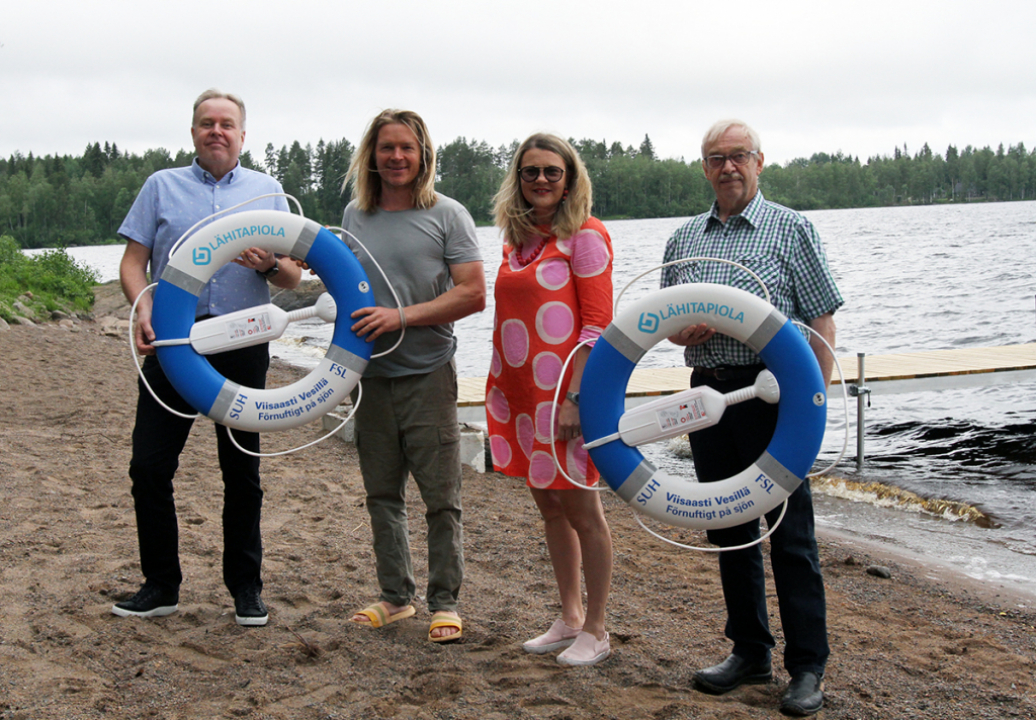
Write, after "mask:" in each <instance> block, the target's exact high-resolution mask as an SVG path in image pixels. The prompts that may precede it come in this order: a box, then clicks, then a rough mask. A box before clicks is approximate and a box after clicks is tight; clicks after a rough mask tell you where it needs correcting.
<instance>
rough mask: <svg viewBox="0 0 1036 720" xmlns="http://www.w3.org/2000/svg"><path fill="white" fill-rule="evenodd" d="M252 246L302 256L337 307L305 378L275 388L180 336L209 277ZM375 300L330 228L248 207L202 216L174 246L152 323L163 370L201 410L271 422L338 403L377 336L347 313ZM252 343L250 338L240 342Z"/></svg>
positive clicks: (318, 412) (295, 421)
mask: <svg viewBox="0 0 1036 720" xmlns="http://www.w3.org/2000/svg"><path fill="white" fill-rule="evenodd" d="M250 247H261V248H263V249H264V250H268V251H271V252H276V253H279V254H282V255H288V256H290V257H292V258H294V259H298V260H303V261H305V262H306V263H307V264H308V265H309V266H310V267H311V268H312V269H313V270H315V271H316V273H317V275H319V276H320V279H321V280H323V282H324V285H325V286H326V287H327V291H328V293H330V295H331V298H332V299H333V301H334V304H335V306H336V308H337V316H336V319H335V329H334V334H333V335H332V337H331V344H330V345H329V346H328V349H327V354H326V355H325V356H324V358H323V360H321V361H320V364H319V365H317V367H316V368H314V369H313V370H312V371H311V372H310V373H309V374H308V375H307V376H306V377H304V378H303V379H301V380H299V381H297V382H295V383H292V384H291V385H286V386H284V387H280V388H272V389H269V390H267V389H262V388H250V387H244V386H241V385H239V384H237V383H234V382H231V381H230V380H227V379H226V378H225V377H223V376H222V375H221V374H220V373H218V372H217V371H216V370H215V369H214V368H213V367H212V365H211V364H210V363H209V361H208V360H206V359H205V357H203V356H202V355H201V354H200V353H199V352H198V350H196V349H195V348H194V347H192V346H191V344H190V343H189V342H183V341H184V340H185V339H188V338H190V337H191V333H192V327H193V325H194V312H195V308H196V307H197V304H198V296H199V294H200V293H201V291H202V289H203V288H204V287H205V284H206V283H208V282H209V280H210V279H211V278H212V276H213V275H214V274H215V273H216V271H217V270H219V269H220V268H221V267H223V266H224V265H226V264H227V263H229V262H231V261H232V260H233V259H234V258H236V257H237V256H238V255H240V254H241V253H242V252H243V251H244V250H246V249H248V248H250ZM374 304H375V302H374V293H373V292H372V291H371V288H370V282H368V279H367V274H366V272H364V270H363V267H362V266H361V265H360V262H359V261H358V260H357V259H356V256H355V255H353V253H352V251H351V250H349V248H348V246H347V245H346V244H345V243H344V242H342V241H341V240H340V239H339V238H337V237H336V236H335V235H334V234H333V233H331V232H330V231H329V230H327V229H325V228H324V227H322V226H321V225H320V224H318V223H315V222H313V221H312V220H307V219H306V218H303V217H301V216H298V215H293V214H291V213H286V212H278V211H274V210H249V211H245V212H240V213H234V214H232V215H227V216H224V217H222V218H220V219H218V220H216V221H214V222H212V223H210V224H208V225H205V226H204V227H202V228H201V229H199V230H198V231H196V232H195V233H194V235H192V236H191V237H189V238H188V239H187V240H185V241H184V242H183V244H182V245H181V246H180V247H179V248H178V249H177V250H176V252H175V253H173V256H172V257H171V258H170V259H169V263H168V265H166V268H165V270H164V271H163V273H162V278H161V280H159V282H158V287H157V288H156V289H155V297H154V308H153V310H152V314H151V325H152V328H153V329H154V331H155V340H156V341H157V342H156V352H157V355H158V361H159V363H161V365H162V370H163V371H164V372H165V374H166V376H167V377H168V378H169V381H170V382H171V383H172V385H173V387H174V388H176V391H177V392H178V393H180V395H181V396H182V397H183V398H184V399H185V400H186V401H187V402H188V403H190V405H191V406H192V407H193V408H194V409H195V410H197V411H198V412H200V413H202V414H203V415H207V416H208V417H210V418H212V419H213V420H214V421H216V422H218V423H220V424H222V425H226V426H228V427H232V428H236V429H239V430H247V431H251V432H266V431H270V430H287V429H289V428H293V427H298V426H300V425H305V424H306V423H309V422H311V421H313V420H316V419H318V418H320V417H321V416H323V415H326V414H327V413H328V412H330V411H332V410H334V409H335V408H336V407H337V406H338V405H339V404H340V403H341V402H342V401H343V400H345V398H346V396H347V395H348V394H349V393H350V392H351V391H352V389H353V388H354V387H356V384H357V383H358V382H359V380H360V377H361V376H362V375H363V371H364V370H365V369H366V367H367V362H368V361H369V360H370V356H371V349H372V347H373V345H372V343H368V342H366V341H365V340H364V339H363V338H361V337H358V336H357V335H356V334H355V333H353V332H352V331H351V330H350V329H349V328H350V326H351V325H352V318H350V314H351V313H352V311H353V310H355V309H357V308H361V307H370V306H372V305H374ZM262 309H264V308H256V309H255V310H257V311H258V310H262ZM243 319H244V320H247V318H243ZM243 324H244V325H247V323H243ZM210 325H211V324H210ZM222 326H223V327H226V328H230V329H232V328H233V327H235V326H234V325H233V324H226V323H224V324H223V325H222ZM196 334H197V333H196ZM159 343H173V344H159ZM199 344H201V343H199ZM246 344H250V343H247V342H242V343H240V344H239V345H238V346H243V345H246ZM231 345H233V344H232V343H231ZM203 349H204V348H203Z"/></svg>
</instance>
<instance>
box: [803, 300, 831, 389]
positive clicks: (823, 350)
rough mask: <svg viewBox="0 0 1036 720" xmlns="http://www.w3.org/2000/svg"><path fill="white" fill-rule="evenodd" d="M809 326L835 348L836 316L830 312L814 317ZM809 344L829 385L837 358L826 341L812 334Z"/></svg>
mask: <svg viewBox="0 0 1036 720" xmlns="http://www.w3.org/2000/svg"><path fill="white" fill-rule="evenodd" d="M809 326H810V327H811V328H813V329H814V330H815V331H816V332H817V333H818V334H819V335H820V336H821V337H823V338H824V340H826V341H827V342H828V344H829V345H830V346H831V348H832V350H833V349H834V346H835V318H834V316H833V315H832V314H830V313H828V314H827V315H821V316H820V317H818V318H813V319H812V320H810V321H809ZM809 345H810V347H811V348H812V349H813V354H814V355H816V356H817V362H818V363H820V374H821V375H822V376H823V378H824V385H828V384H829V383H830V382H831V371H832V370H833V369H834V366H835V358H834V355H832V354H831V353H832V350H828V349H827V347H826V346H825V345H824V343H822V342H821V341H820V340H818V339H817V338H816V337H815V336H814V335H812V334H811V335H810V337H809Z"/></svg>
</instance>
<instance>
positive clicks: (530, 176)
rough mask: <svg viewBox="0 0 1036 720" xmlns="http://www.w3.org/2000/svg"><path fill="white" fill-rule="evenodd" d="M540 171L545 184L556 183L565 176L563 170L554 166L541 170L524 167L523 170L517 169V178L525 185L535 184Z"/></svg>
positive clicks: (539, 168) (529, 166)
mask: <svg viewBox="0 0 1036 720" xmlns="http://www.w3.org/2000/svg"><path fill="white" fill-rule="evenodd" d="M541 170H542V171H543V177H545V178H546V179H547V182H551V183H556V182H557V181H558V180H560V179H561V178H563V177H564V176H565V168H559V167H556V166H554V165H551V166H549V167H543V168H541V167H535V166H534V165H526V166H525V167H523V168H518V176H519V177H520V178H521V179H522V180H524V181H525V182H527V183H531V182H536V181H537V180H538V179H539V177H540V171H541Z"/></svg>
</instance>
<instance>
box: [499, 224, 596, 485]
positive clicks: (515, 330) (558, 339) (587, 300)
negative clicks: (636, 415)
mask: <svg viewBox="0 0 1036 720" xmlns="http://www.w3.org/2000/svg"><path fill="white" fill-rule="evenodd" d="M543 230H544V233H545V234H546V235H549V232H550V230H549V229H548V228H543ZM612 256H613V253H612V242H611V237H610V236H609V235H608V231H607V230H606V229H605V228H604V224H603V223H601V221H600V220H598V219H596V218H590V219H589V220H587V221H586V222H585V223H584V224H583V226H582V227H581V228H580V229H579V231H578V232H577V233H576V234H575V235H573V236H572V237H570V238H567V239H565V240H558V239H557V238H556V237H555V236H553V235H550V236H548V237H543V238H541V240H540V241H539V242H531V243H528V244H527V245H526V247H525V248H523V249H518V248H510V247H508V246H507V245H504V258H503V263H502V264H501V265H500V272H499V274H498V275H497V278H496V287H495V289H494V298H495V301H496V316H495V318H494V321H493V360H492V366H491V367H490V370H489V378H488V379H487V381H486V419H487V421H488V424H489V446H490V450H491V451H492V455H493V466H494V467H495V468H496V470H497V471H499V472H502V473H504V474H505V475H511V476H514V477H524V478H526V480H527V484H528V485H529V487H534V488H540V489H552V490H565V489H572V486H571V485H570V484H569V482H568V481H567V480H565V478H564V477H563V476H562V475H561V473H560V472H559V471H558V469H557V467H556V466H555V464H554V456H553V454H552V453H551V448H550V440H551V438H552V437H554V436H555V433H556V429H557V415H558V414H559V413H560V409H561V408H560V403H559V405H558V407H557V409H556V410H555V411H554V416H555V417H554V426H553V427H551V425H550V416H551V407H552V406H553V405H554V393H555V391H556V389H557V385H558V381H559V376H560V374H561V366H562V364H563V363H564V362H565V358H567V357H568V355H569V353H571V352H572V349H573V348H575V347H576V345H578V344H579V343H580V342H582V341H583V340H595V339H596V338H597V337H598V336H599V335H600V334H601V332H602V331H603V330H604V328H606V327H607V326H608V323H610V322H611V319H612ZM571 375H572V361H570V362H569V365H568V368H567V372H566V373H565V378H564V379H563V380H562V385H561V387H562V391H561V394H560V397H559V400H560V401H562V402H563V401H564V399H565V390H566V389H567V388H568V383H569V381H570V380H571ZM582 445H583V438H582V437H578V438H576V439H574V440H570V441H567V442H566V441H557V442H556V443H555V449H556V451H557V456H558V461H559V462H560V463H561V465H562V467H564V468H565V471H566V472H567V473H568V475H569V476H570V477H571V478H573V479H574V480H577V481H580V482H582V483H586V484H588V485H592V484H594V483H596V482H597V480H598V478H599V477H600V474H599V473H598V472H597V469H596V468H595V467H594V466H593V463H592V461H590V459H589V457H588V455H587V453H586V451H585V450H583V449H582Z"/></svg>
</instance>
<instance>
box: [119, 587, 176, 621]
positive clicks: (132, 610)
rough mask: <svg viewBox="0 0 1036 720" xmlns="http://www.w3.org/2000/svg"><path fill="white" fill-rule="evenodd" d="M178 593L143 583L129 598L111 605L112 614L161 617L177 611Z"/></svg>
mask: <svg viewBox="0 0 1036 720" xmlns="http://www.w3.org/2000/svg"><path fill="white" fill-rule="evenodd" d="M179 601H180V594H179V592H177V591H173V592H170V591H169V590H163V589H162V588H160V587H158V586H157V585H151V584H149V583H144V585H143V586H142V587H141V588H140V590H138V591H137V594H136V595H134V596H133V597H131V598H130V599H129V600H123V601H122V602H118V603H115V604H114V605H112V614H114V615H118V616H119V617H131V616H132V617H162V616H163V615H172V614H173V613H174V612H176V611H177V609H178V608H179V605H178V604H177V603H178V602H179Z"/></svg>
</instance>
